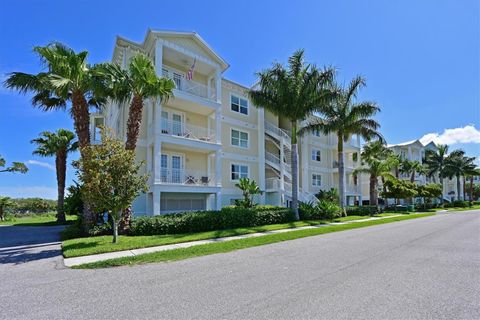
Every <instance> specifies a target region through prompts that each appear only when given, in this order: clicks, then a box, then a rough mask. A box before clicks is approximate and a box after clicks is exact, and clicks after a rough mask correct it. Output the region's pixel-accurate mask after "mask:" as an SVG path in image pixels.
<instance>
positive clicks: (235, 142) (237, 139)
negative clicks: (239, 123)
mask: <svg viewBox="0 0 480 320" xmlns="http://www.w3.org/2000/svg"><path fill="white" fill-rule="evenodd" d="M232 146H237V147H241V148H248V133H247V132H242V131H238V130H234V129H232Z"/></svg>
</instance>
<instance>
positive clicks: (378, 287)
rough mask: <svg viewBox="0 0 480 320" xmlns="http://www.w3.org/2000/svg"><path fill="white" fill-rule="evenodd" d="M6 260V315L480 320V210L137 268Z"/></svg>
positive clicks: (50, 258) (0, 314) (49, 257)
mask: <svg viewBox="0 0 480 320" xmlns="http://www.w3.org/2000/svg"><path fill="white" fill-rule="evenodd" d="M4 232H12V231H6V230H4V229H3V228H0V238H3V237H4ZM13 232H15V229H13ZM28 232H31V231H28V230H27V233H28ZM21 234H22V235H23V233H21ZM33 239H37V238H36V237H33ZM49 239H50V238H49ZM53 239H54V238H51V239H50V240H53ZM50 240H48V241H50ZM10 241H13V240H10ZM12 243H14V244H17V243H18V242H16V241H13V242H12ZM37 244H38V243H37ZM2 249H3V248H2ZM29 250H33V251H32V252H30V253H28V254H30V255H31V256H32V257H40V255H37V256H35V251H36V250H40V251H42V250H43V251H46V252H48V251H49V250H53V251H55V250H58V245H56V244H54V245H47V246H45V247H33V248H31V249H29ZM19 256H21V254H19ZM6 259H7V262H6V263H3V262H2V264H0V277H1V282H0V283H1V290H0V301H1V311H0V318H1V319H33V318H35V319H107V318H108V319H114V318H122V319H139V318H149V319H192V318H195V319H312V318H315V319H480V299H479V297H480V211H476V212H463V213H449V214H439V215H436V216H432V217H427V218H422V219H416V220H407V221H401V222H395V223H390V224H383V225H378V226H372V227H367V228H361V229H354V230H349V231H343V232H336V233H330V234H325V235H320V236H315V237H309V238H303V239H298V240H293V241H288V242H283V243H276V244H271V245H266V246H261V247H255V248H249V249H244V250H239V251H236V252H230V253H225V254H216V255H210V256H205V257H199V258H194V259H189V260H183V261H177V262H171V263H158V264H148V265H140V266H132V267H120V268H112V269H100V270H71V269H66V268H63V267H62V264H61V258H59V257H58V256H56V255H55V254H53V252H51V253H49V254H46V257H45V258H34V259H32V260H31V261H29V262H26V259H23V258H22V259H20V258H19V259H15V258H6ZM8 259H10V260H8ZM15 261H16V262H15Z"/></svg>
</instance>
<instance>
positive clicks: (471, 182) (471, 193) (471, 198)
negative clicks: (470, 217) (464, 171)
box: [470, 175, 473, 201]
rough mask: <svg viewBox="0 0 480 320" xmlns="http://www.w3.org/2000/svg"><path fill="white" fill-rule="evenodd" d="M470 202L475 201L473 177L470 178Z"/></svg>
mask: <svg viewBox="0 0 480 320" xmlns="http://www.w3.org/2000/svg"><path fill="white" fill-rule="evenodd" d="M470 201H473V175H471V176H470Z"/></svg>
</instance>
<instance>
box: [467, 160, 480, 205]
mask: <svg viewBox="0 0 480 320" xmlns="http://www.w3.org/2000/svg"><path fill="white" fill-rule="evenodd" d="M465 176H466V177H468V179H469V180H470V187H469V194H470V199H469V200H470V201H473V179H474V178H475V177H478V176H480V168H478V167H477V168H475V167H473V168H472V169H471V170H470V171H469V172H467V173H466V174H465ZM463 187H464V189H465V185H464V186H463ZM463 198H465V195H464V196H463Z"/></svg>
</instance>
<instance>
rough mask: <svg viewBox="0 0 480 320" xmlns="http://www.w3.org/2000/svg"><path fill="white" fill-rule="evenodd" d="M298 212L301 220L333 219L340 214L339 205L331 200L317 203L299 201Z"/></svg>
mask: <svg viewBox="0 0 480 320" xmlns="http://www.w3.org/2000/svg"><path fill="white" fill-rule="evenodd" d="M299 213H300V219H302V220H323V219H328V220H333V219H335V218H336V217H339V216H340V207H339V206H338V204H336V203H335V202H331V201H320V202H319V203H318V204H314V203H312V202H308V203H305V202H301V203H300V206H299Z"/></svg>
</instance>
